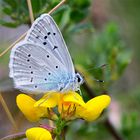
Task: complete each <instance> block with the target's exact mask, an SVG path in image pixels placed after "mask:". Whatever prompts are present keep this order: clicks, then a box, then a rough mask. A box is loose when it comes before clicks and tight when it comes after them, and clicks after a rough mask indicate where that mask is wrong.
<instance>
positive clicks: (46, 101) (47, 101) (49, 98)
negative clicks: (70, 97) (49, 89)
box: [35, 92, 61, 108]
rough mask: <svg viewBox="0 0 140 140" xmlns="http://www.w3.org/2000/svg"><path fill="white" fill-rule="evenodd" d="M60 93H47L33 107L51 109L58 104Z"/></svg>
mask: <svg viewBox="0 0 140 140" xmlns="http://www.w3.org/2000/svg"><path fill="white" fill-rule="evenodd" d="M60 94H61V93H57V92H53V93H47V94H46V95H44V96H43V97H42V98H41V99H40V100H38V101H37V102H36V103H35V107H38V106H41V107H45V108H53V107H55V106H56V105H57V104H58V101H59V98H60Z"/></svg>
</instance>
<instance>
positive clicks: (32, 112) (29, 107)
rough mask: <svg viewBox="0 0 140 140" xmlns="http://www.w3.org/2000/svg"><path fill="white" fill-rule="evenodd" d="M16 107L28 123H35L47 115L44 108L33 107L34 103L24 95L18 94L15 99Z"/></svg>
mask: <svg viewBox="0 0 140 140" xmlns="http://www.w3.org/2000/svg"><path fill="white" fill-rule="evenodd" d="M16 102H17V106H18V107H19V109H20V110H21V111H22V113H23V114H24V115H25V116H26V118H27V119H28V120H29V121H32V122H35V121H38V120H39V119H40V117H43V116H45V115H47V111H46V108H42V107H38V108H37V107H34V104H35V103H36V101H35V100H34V99H32V98H31V97H30V96H28V95H26V94H19V95H18V96H17V98H16Z"/></svg>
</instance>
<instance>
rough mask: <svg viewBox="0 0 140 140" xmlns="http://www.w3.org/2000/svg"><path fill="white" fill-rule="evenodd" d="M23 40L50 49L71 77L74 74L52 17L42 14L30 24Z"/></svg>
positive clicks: (62, 40)
mask: <svg viewBox="0 0 140 140" xmlns="http://www.w3.org/2000/svg"><path fill="white" fill-rule="evenodd" d="M25 40H27V41H28V42H32V43H36V44H39V45H40V46H42V47H43V48H45V49H47V50H49V51H51V53H52V54H53V55H55V57H56V58H57V59H58V60H59V62H61V63H62V64H63V65H64V67H65V68H66V69H67V72H69V73H70V75H69V76H70V78H71V79H72V78H73V77H74V75H75V71H74V67H73V63H72V60H71V57H70V54H69V52H68V49H67V47H66V44H65V42H64V39H63V37H62V34H61V32H60V31H59V28H58V27H57V25H56V23H55V22H54V20H53V18H52V17H51V16H50V15H48V14H43V15H42V16H41V17H39V18H38V19H37V20H36V21H35V22H34V23H33V25H32V27H31V29H30V31H29V32H28V34H27V36H26V38H25Z"/></svg>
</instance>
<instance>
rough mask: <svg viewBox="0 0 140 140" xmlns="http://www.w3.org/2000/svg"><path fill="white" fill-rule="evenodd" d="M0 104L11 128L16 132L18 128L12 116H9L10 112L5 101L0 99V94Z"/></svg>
mask: <svg viewBox="0 0 140 140" xmlns="http://www.w3.org/2000/svg"><path fill="white" fill-rule="evenodd" d="M0 102H1V104H2V106H3V108H4V110H5V112H6V114H7V116H8V119H9V120H10V122H11V123H12V125H13V127H14V128H15V130H16V132H17V131H18V128H17V125H16V122H15V120H14V118H13V116H12V114H11V112H10V110H9V108H8V106H7V104H6V102H5V100H4V98H3V97H2V94H1V93H0Z"/></svg>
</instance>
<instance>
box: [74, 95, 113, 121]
mask: <svg viewBox="0 0 140 140" xmlns="http://www.w3.org/2000/svg"><path fill="white" fill-rule="evenodd" d="M110 101H111V98H110V97H109V96H108V95H101V96H97V97H95V98H93V99H91V100H89V101H88V102H87V103H86V104H85V106H84V107H83V106H78V107H77V109H76V114H77V116H79V117H80V118H83V119H85V120H87V121H94V120H95V119H97V118H98V117H99V116H100V114H101V113H102V111H103V109H105V108H107V107H108V105H109V104H110Z"/></svg>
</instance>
